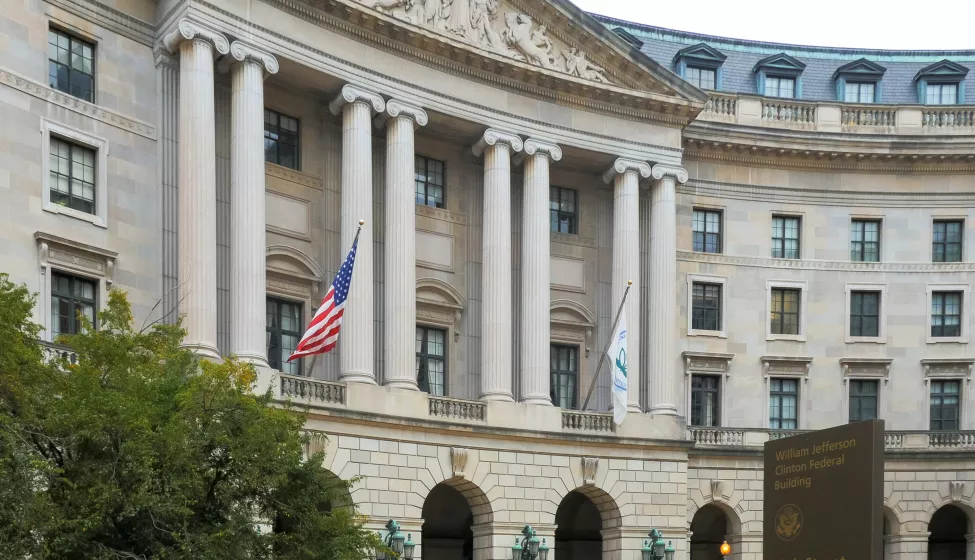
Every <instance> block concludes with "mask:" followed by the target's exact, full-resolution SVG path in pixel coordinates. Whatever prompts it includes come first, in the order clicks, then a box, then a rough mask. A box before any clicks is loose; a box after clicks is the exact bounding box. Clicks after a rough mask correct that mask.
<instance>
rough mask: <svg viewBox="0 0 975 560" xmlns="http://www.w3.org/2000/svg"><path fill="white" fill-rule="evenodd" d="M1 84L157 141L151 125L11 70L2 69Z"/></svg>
mask: <svg viewBox="0 0 975 560" xmlns="http://www.w3.org/2000/svg"><path fill="white" fill-rule="evenodd" d="M0 83H2V84H4V85H6V86H8V87H10V88H13V89H15V90H17V91H20V92H23V93H26V94H28V95H33V96H34V97H36V98H38V99H41V100H43V101H47V102H48V103H52V104H54V105H57V106H59V107H63V108H65V109H68V110H69V111H74V112H76V113H79V114H82V115H85V116H88V117H91V118H93V119H95V120H98V121H101V122H103V123H105V124H109V125H111V126H114V127H117V128H120V129H122V130H125V131H127V132H131V133H133V134H138V135H139V136H143V137H145V138H148V139H150V140H155V139H156V127H155V126H153V125H151V124H149V123H146V122H143V121H139V120H136V119H133V118H129V117H126V116H124V115H122V114H120V113H116V112H115V111H110V110H108V109H104V108H102V107H99V106H98V105H95V104H93V103H88V102H87V101H82V100H81V99H78V98H77V97H72V96H70V95H67V94H65V93H61V92H60V91H57V90H55V89H51V88H49V87H47V86H46V85H43V84H41V83H38V82H35V81H34V80H31V79H30V78H25V77H23V76H21V75H19V74H15V73H13V72H11V71H10V70H5V69H2V68H0Z"/></svg>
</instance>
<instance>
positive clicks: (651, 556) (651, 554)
mask: <svg viewBox="0 0 975 560" xmlns="http://www.w3.org/2000/svg"><path fill="white" fill-rule="evenodd" d="M648 536H649V537H650V538H649V539H648V540H645V541H643V549H641V550H640V554H641V557H642V558H643V560H674V552H676V550H675V549H674V543H673V542H670V543H669V544H665V543H664V535H663V533H661V532H660V529H650V534H649V535H648Z"/></svg>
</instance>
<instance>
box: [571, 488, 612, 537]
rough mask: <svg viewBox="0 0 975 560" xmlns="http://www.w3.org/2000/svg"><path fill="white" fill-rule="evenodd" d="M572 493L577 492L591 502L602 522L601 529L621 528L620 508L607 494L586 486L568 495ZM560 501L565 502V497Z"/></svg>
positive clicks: (600, 489)
mask: <svg viewBox="0 0 975 560" xmlns="http://www.w3.org/2000/svg"><path fill="white" fill-rule="evenodd" d="M572 492H578V493H580V494H582V495H583V496H585V497H587V498H589V499H590V500H591V501H592V503H593V504H594V505H595V506H596V509H597V510H598V511H599V517H600V519H602V521H603V529H615V528H618V527H622V526H623V515H622V514H621V513H620V507H619V505H617V504H616V500H615V499H613V497H612V496H610V495H609V493H608V492H606V491H605V490H603V489H602V488H599V487H598V486H593V485H588V484H587V485H585V486H580V487H578V488H576V489H575V490H572V491H571V492H569V494H571V493H572ZM566 495H568V494H566ZM562 499H563V500H565V496H563V497H562Z"/></svg>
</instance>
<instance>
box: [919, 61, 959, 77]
mask: <svg viewBox="0 0 975 560" xmlns="http://www.w3.org/2000/svg"><path fill="white" fill-rule="evenodd" d="M967 75H968V68H966V67H964V66H962V65H961V64H958V63H956V62H952V61H950V60H948V59H947V58H946V59H944V60H942V61H939V62H935V63H934V64H932V65H930V66H925V67H924V68H921V70H919V71H918V73H917V74H916V75H915V76H914V81H917V80H920V79H921V78H925V79H929V80H930V79H939V78H941V79H945V78H949V79H953V80H959V81H960V80H962V79H963V78H964V77H965V76H967Z"/></svg>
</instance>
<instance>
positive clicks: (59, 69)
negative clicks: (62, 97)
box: [47, 29, 95, 102]
mask: <svg viewBox="0 0 975 560" xmlns="http://www.w3.org/2000/svg"><path fill="white" fill-rule="evenodd" d="M47 76H48V84H49V85H50V86H51V87H52V88H54V89H56V90H58V91H62V92H64V93H67V94H68V95H71V96H74V97H77V98H79V99H84V100H85V101H88V102H94V101H95V45H92V44H91V43H89V42H87V41H82V40H81V39H78V38H77V37H74V36H71V35H68V34H67V33H64V32H63V31H59V30H57V29H49V30H48V31H47Z"/></svg>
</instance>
